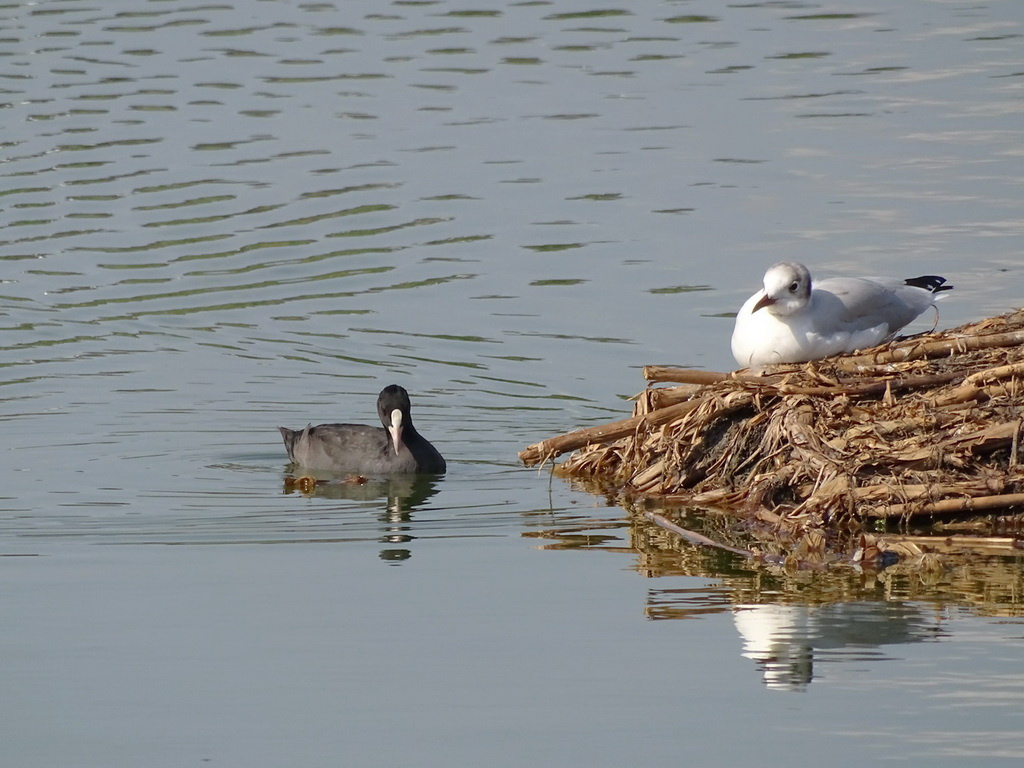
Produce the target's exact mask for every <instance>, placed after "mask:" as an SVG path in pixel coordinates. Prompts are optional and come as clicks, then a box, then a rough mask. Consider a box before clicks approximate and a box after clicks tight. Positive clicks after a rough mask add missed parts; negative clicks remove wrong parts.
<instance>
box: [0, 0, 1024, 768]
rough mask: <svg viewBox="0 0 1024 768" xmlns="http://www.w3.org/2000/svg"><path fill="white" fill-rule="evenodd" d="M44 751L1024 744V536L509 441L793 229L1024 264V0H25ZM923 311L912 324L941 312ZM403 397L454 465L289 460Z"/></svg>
mask: <svg viewBox="0 0 1024 768" xmlns="http://www.w3.org/2000/svg"><path fill="white" fill-rule="evenodd" d="M0 29H2V32H0V39H2V42H0V107H2V109H0V116H2V118H3V131H2V134H0V150H2V158H3V163H2V165H0V179H2V183H0V210H2V217H0V263H2V265H3V270H2V272H0V324H2V328H3V340H2V341H0V385H2V386H0V398H2V399H0V418H2V420H3V422H4V431H5V435H6V437H5V443H4V446H5V448H4V450H3V453H2V456H3V459H2V463H0V472H2V477H3V490H2V491H0V583H2V584H3V587H2V589H0V617H2V622H0V681H2V682H3V691H4V693H3V695H2V696H0V744H3V752H4V755H5V759H6V760H8V761H9V762H10V764H11V765H23V766H36V767H48V766H76V767H83V766H105V767H106V766H120V765H126V766H127V765H146V766H176V767H177V766H184V765H203V764H211V765H224V766H236V765H237V766H264V765H266V766H278V765H297V766H336V765H351V766H393V765H398V764H408V765H417V766H471V765H472V766H477V765H491V766H523V765H529V766H549V765H550V766H560V767H561V766H567V765H588V766H622V765H646V766H669V765H679V764H685V765H690V766H711V765H716V766H718V765H738V764H743V763H748V762H757V763H758V764H761V765H794V764H807V763H810V762H811V761H815V762H824V763H826V764H828V765H834V766H853V765H862V764H864V763H865V762H868V763H877V762H879V761H882V760H892V761H898V762H900V763H902V764H912V765H924V764H927V765H949V766H961V765H964V764H967V763H970V764H971V765H982V764H985V765H989V764H991V765H1001V764H1006V765H1010V764H1013V765H1016V764H1019V761H1020V760H1021V759H1022V758H1024V741H1022V739H1021V736H1020V733H1021V728H1022V726H1024V665H1022V663H1021V659H1022V656H1024V622H1022V619H1021V615H1022V612H1024V611H1022V605H1021V594H1022V592H1024V568H1022V562H1021V560H1020V559H1019V558H1018V559H998V558H990V559H985V560H982V561H979V562H975V563H971V564H969V565H963V566H959V567H957V568H956V569H953V570H951V571H949V572H946V573H943V574H939V575H936V576H934V577H933V578H930V579H925V578H924V577H922V576H921V575H919V574H914V573H903V572H900V571H899V570H898V569H895V570H893V571H892V572H887V573H883V574H880V575H864V574H854V573H846V574H837V575H834V576H829V577H826V576H824V575H820V574H819V575H807V574H797V575H793V576H780V575H778V574H772V573H768V572H762V571H758V570H756V569H754V568H753V567H751V566H749V565H747V564H745V563H744V562H742V561H740V560H737V559H736V558H734V557H732V556H729V555H723V554H721V553H709V552H703V551H695V550H693V549H692V548H690V547H688V546H686V545H683V544H680V543H679V542H675V541H672V540H671V537H669V536H668V535H667V534H665V533H664V532H662V531H660V530H652V529H651V526H650V524H648V523H646V522H645V521H644V520H643V519H642V518H641V517H639V516H638V515H636V514H635V513H631V512H629V511H628V510H625V509H622V508H620V507H617V506H615V505H611V504H609V503H608V502H606V501H605V500H604V499H602V498H600V497H595V496H592V495H590V494H588V493H586V492H584V491H581V490H577V489H574V488H572V487H570V486H569V485H568V484H566V483H564V482H562V481H560V480H552V479H551V478H550V477H549V476H548V474H547V473H546V472H540V473H538V472H537V471H536V470H527V469H523V468H522V467H521V466H520V465H519V463H518V461H517V459H516V452H517V451H518V450H520V449H521V448H523V447H525V446H526V445H527V444H529V443H532V442H535V441H537V440H540V439H542V438H544V437H549V436H551V435H554V434H557V433H560V432H564V431H567V430H570V429H574V428H576V427H579V426H585V425H588V424H593V423H598V422H601V421H607V420H610V419H613V418H618V417H620V416H622V415H625V414H627V413H628V411H629V407H630V404H629V402H628V401H627V400H626V398H627V397H628V396H629V395H632V394H633V393H635V392H636V391H638V390H640V389H642V388H643V386H644V382H643V380H642V378H641V376H640V367H641V366H643V365H645V364H654V363H657V364H676V365H688V366H695V367H703V368H709V369H713V370H725V369H729V368H731V367H732V365H733V363H732V358H731V355H730V353H729V344H728V338H729V334H730V332H731V313H733V312H735V310H736V309H737V308H738V307H739V305H740V303H741V302H742V301H743V299H744V298H746V296H748V295H749V294H750V293H752V292H753V291H754V290H755V289H756V288H757V286H758V284H759V282H760V278H761V275H762V274H763V271H764V269H765V268H766V267H767V266H768V265H769V264H770V263H772V262H774V261H777V260H779V259H781V258H796V259H799V260H801V261H804V262H806V263H808V264H809V265H810V266H811V268H812V270H813V271H814V272H815V273H818V274H833V275H834V274H895V275H899V276H910V275H917V274H928V273H937V274H942V275H945V276H947V277H948V278H949V279H950V282H952V283H953V284H955V285H956V289H957V290H956V291H955V292H954V294H953V295H951V296H950V297H949V299H948V300H947V301H944V302H943V305H942V307H941V309H942V316H941V319H940V323H941V324H942V325H943V326H951V325H956V324H959V323H962V322H966V321H968V320H972V319H977V318H980V317H984V316H986V315H990V314H995V313H999V312H1002V311H1005V310H1008V309H1011V308H1014V307H1016V306H1018V305H1019V303H1020V297H1021V295H1022V293H1024V259H1022V258H1021V242H1022V240H1021V236H1022V234H1024V195H1022V186H1021V179H1022V178H1024V173H1022V171H1024V168H1022V164H1024V143H1022V130H1021V125H1022V123H1021V117H1022V112H1024V99H1022V96H1024V63H1022V62H1024V6H1022V5H1021V4H1020V3H1019V2H1016V1H1015V0H1002V1H1001V2H999V1H994V2H980V3H962V2H945V1H943V0H935V1H931V2H926V1H924V0H913V1H912V2H903V3H884V2H877V3H874V4H871V3H869V4H865V3H860V2H852V0H839V1H838V2H834V3H830V4H816V3H802V2H792V3H788V2H787V3H750V4H738V5H729V6H726V5H722V4H720V3H712V2H700V0H693V1H690V2H684V1H682V0H680V1H678V2H672V1H669V2H659V3H631V4H620V5H619V6H615V5H614V4H607V5H601V4H597V5H594V4H588V3H585V2H582V0H563V1H562V2H517V3H511V2H510V3H497V2H492V3H486V2H479V1H477V2H472V1H471V2H467V3H453V2H442V1H440V0H438V1H437V2H411V1H410V2H380V1H378V0H372V1H371V0H344V2H340V1H338V2H306V3H302V2H286V1H285V0H279V1H275V0H264V1H263V2H245V3H242V2H237V1H236V2H231V1H230V0H229V2H219V3H202V2H198V3H196V2H179V1H177V0H159V1H158V0H151V1H150V2H139V0H135V1H134V2H129V1H128V0H102V2H99V1H97V0H92V1H90V0H81V1H79V0H44V1H43V2H32V3H29V2H17V1H15V2H5V3H3V4H0ZM925 327H927V324H925ZM390 383H398V384H402V385H403V386H405V387H406V388H408V389H409V390H410V392H411V393H412V397H413V409H414V410H413V412H414V415H415V418H416V423H417V425H418V426H419V428H420V431H421V432H423V433H424V434H425V435H427V436H428V437H429V438H430V439H431V440H432V441H433V442H434V444H435V445H436V446H437V447H438V448H439V449H440V450H441V451H442V452H443V453H444V454H445V456H446V457H447V458H448V462H449V473H448V475H447V476H445V477H444V478H442V479H430V480H425V481H421V482H417V483H411V482H405V481H395V482H394V483H370V484H367V485H363V486H346V485H340V484H334V485H332V486H328V487H326V488H322V489H318V492H317V494H316V495H314V496H312V497H309V496H304V495H303V494H301V493H298V492H292V491H291V490H290V489H289V488H287V487H286V485H285V478H286V477H287V475H288V473H287V467H286V463H285V454H284V450H283V446H282V445H281V444H280V439H279V436H278V433H277V430H276V427H277V426H278V425H279V424H284V425H288V426H292V427H297V426H302V425H304V424H306V423H307V422H310V421H312V422H314V423H316V422H319V421H335V420H349V421H359V422H365V423H372V422H373V420H374V418H373V417H374V400H375V397H376V393H377V392H378V391H379V390H380V389H381V387H382V386H384V385H386V384H390Z"/></svg>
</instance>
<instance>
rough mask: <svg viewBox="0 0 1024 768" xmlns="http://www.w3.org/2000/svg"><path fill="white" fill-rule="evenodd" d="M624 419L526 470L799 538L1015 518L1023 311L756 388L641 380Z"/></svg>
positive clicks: (1020, 473) (1022, 505)
mask: <svg viewBox="0 0 1024 768" xmlns="http://www.w3.org/2000/svg"><path fill="white" fill-rule="evenodd" d="M644 375H645V378H647V379H648V380H649V381H650V382H652V383H654V382H678V383H680V386H674V387H661V388H648V389H647V390H646V391H645V392H643V393H641V394H640V395H639V396H638V397H637V402H636V407H635V409H634V415H633V417H632V418H629V419H624V420H622V421H618V422H614V423H611V424H606V425H603V426H600V427H593V428H590V429H585V430H580V431H577V432H572V433H569V434H567V435H562V436H560V437H556V438H552V439H549V440H544V441H542V442H540V443H537V444H535V445H532V446H530V447H529V448H527V449H526V450H524V451H522V452H521V453H520V454H519V456H520V459H521V460H522V461H523V462H524V463H526V464H527V465H532V464H538V463H541V462H544V461H546V460H549V459H553V458H554V457H555V456H558V455H560V454H562V453H565V452H568V451H575V452H574V453H573V454H572V455H571V456H570V457H569V458H568V459H567V460H566V461H565V462H564V463H562V464H561V465H559V466H558V468H557V472H558V473H559V474H562V475H565V476H569V477H573V478H580V479H585V480H590V481H597V482H599V483H600V484H601V485H602V487H604V488H605V489H615V490H618V491H621V492H624V493H626V494H628V495H633V496H635V495H640V496H645V497H653V498H656V499H659V500H661V501H663V502H666V503H674V504H681V505H683V504H685V505H688V506H709V507H715V508H719V509H731V510H734V511H737V512H742V513H744V514H747V515H752V516H756V517H758V518H760V519H761V520H764V521H773V522H776V523H780V522H782V523H786V524H787V525H794V524H796V525H799V526H800V527H801V528H803V529H806V528H808V527H810V528H825V529H826V530H827V529H833V530H834V529H836V528H837V527H843V528H844V529H845V530H848V531H857V530H863V529H864V524H865V523H867V522H869V521H873V520H877V519H879V518H888V519H904V520H906V519H910V518H914V519H921V518H928V519H937V518H944V517H949V516H957V517H969V516H977V515H992V514H997V515H1007V514H1009V515H1013V514H1016V513H1018V512H1021V511H1024V466H1022V463H1021V449H1022V448H1024V446H1022V445H1021V433H1022V429H1024V310H1020V311H1017V312H1014V313H1010V314H1008V315H1005V316H1001V317H996V318H990V319H987V320H984V321H982V322H979V323H974V324H970V325H966V326H962V327H960V328H955V329H952V330H948V331H942V332H939V333H931V334H924V335H921V336H915V337H912V338H908V339H904V340H900V341H896V342H892V343H890V344H887V345H884V346H881V347H877V348H874V349H871V350H866V351H864V352H862V353H858V354H856V355H853V356H846V357H837V358H831V359H828V360H823V361H818V362H814V363H806V364H799V365H790V366H772V367H769V368H766V369H765V370H763V371H761V372H759V375H755V374H753V373H752V372H749V371H738V372H735V373H731V374H724V373H710V372H703V371H687V370H681V369H665V368H654V367H649V368H646V369H645V370H644Z"/></svg>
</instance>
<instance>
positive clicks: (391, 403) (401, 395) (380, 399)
mask: <svg viewBox="0 0 1024 768" xmlns="http://www.w3.org/2000/svg"><path fill="white" fill-rule="evenodd" d="M410 408H411V405H410V403H409V393H408V392H406V391H405V388H404V387H400V386H398V385H397V384H392V385H391V386H388V387H384V389H382V390H381V391H380V394H379V395H378V396H377V415H378V416H380V423H381V424H383V425H384V429H386V430H387V431H388V436H389V437H390V438H391V447H392V448H394V449H395V453H398V452H399V451H400V450H401V448H402V433H403V432H405V431H411V432H415V431H416V430H415V428H414V427H413V426H412V416H411V415H410V414H409V409H410Z"/></svg>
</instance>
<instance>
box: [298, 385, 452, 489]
mask: <svg viewBox="0 0 1024 768" xmlns="http://www.w3.org/2000/svg"><path fill="white" fill-rule="evenodd" d="M409 411H410V404H409V393H408V392H406V391H405V389H404V388H402V387H400V386H398V385H396V384H392V385H391V386H389V387H385V388H384V389H382V390H381V393H380V395H379V396H378V397H377V414H378V415H379V416H380V421H381V423H382V424H383V425H384V427H383V428H380V427H370V426H366V425H365V424H319V425H317V426H315V427H314V426H312V425H310V426H307V427H306V428H305V429H288V428H287V427H278V429H279V430H281V437H282V438H284V446H285V448H286V449H287V450H288V457H289V458H290V459H291V460H292V461H293V462H295V463H296V464H299V465H300V466H303V467H306V468H307V469H322V470H331V471H336V472H351V473H354V474H360V475H393V474H408V473H417V472H419V473H430V474H440V473H442V472H444V471H445V469H446V468H447V466H446V464H445V460H444V457H442V456H441V454H440V453H439V452H438V450H437V449H436V448H435V447H434V446H433V445H431V444H430V442H429V441H428V440H427V439H426V438H425V437H423V436H422V435H421V434H420V433H419V432H417V431H416V427H415V426H413V423H412V416H411V415H410V412H409Z"/></svg>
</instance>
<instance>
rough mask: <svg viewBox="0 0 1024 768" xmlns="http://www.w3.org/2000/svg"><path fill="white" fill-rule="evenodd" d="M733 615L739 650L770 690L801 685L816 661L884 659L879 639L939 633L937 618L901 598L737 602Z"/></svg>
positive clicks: (897, 640)
mask: <svg viewBox="0 0 1024 768" xmlns="http://www.w3.org/2000/svg"><path fill="white" fill-rule="evenodd" d="M733 621H734V622H735V624H736V629H737V630H738V631H739V633H740V636H741V637H742V638H743V655H744V656H745V657H746V658H748V659H753V660H754V661H755V662H756V663H757V666H758V668H759V669H760V670H761V672H762V674H763V675H764V682H765V684H766V685H767V686H768V687H769V688H772V689H776V690H796V691H798V690H803V689H805V688H806V687H807V686H808V685H809V684H810V682H811V680H813V679H814V677H815V664H816V663H820V662H823V661H854V660H863V659H871V660H876V661H879V660H884V659H886V658H888V657H887V656H886V655H884V654H883V653H882V652H880V651H879V650H878V649H879V648H880V647H881V646H883V645H899V644H903V643H917V642H922V641H925V640H931V639H935V638H937V637H939V636H941V633H942V630H941V627H940V624H939V621H938V620H936V619H932V620H929V618H928V617H927V615H926V614H925V613H924V612H923V611H922V610H921V609H920V608H918V607H917V606H915V605H911V604H907V603H888V602H849V603H830V604H826V605H798V604H787V603H783V604H768V603H766V604H755V605H737V606H734V608H733Z"/></svg>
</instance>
